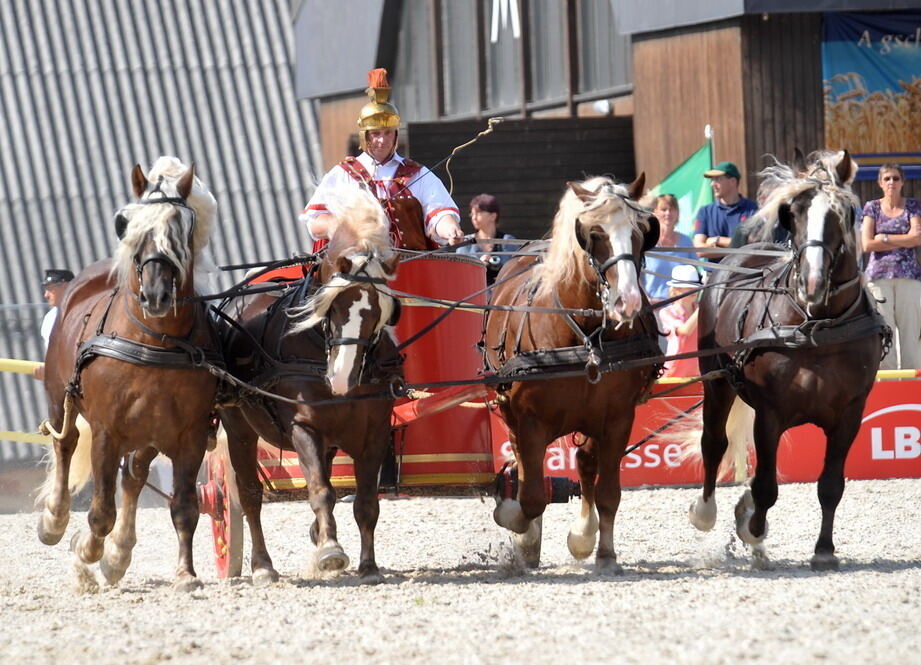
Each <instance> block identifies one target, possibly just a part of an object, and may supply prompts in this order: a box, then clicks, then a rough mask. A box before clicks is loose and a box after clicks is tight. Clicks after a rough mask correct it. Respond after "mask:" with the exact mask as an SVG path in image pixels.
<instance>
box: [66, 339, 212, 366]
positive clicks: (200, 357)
mask: <svg viewBox="0 0 921 665" xmlns="http://www.w3.org/2000/svg"><path fill="white" fill-rule="evenodd" d="M94 356H105V357H106V358H114V359H115V360H123V361H125V362H129V363H131V364H132V365H143V366H145V367H156V368H158V369H202V368H209V366H211V365H217V366H221V365H223V362H224V359H223V357H222V356H221V354H220V353H219V352H218V351H215V350H213V349H202V348H199V347H196V346H192V345H191V344H187V345H185V346H184V347H174V348H168V349H167V348H163V347H161V346H151V345H150V344H144V343H142V342H136V341H134V340H133V339H127V338H125V337H116V336H114V335H98V336H96V337H93V338H91V339H88V340H87V341H85V342H83V343H82V344H81V345H80V348H79V349H78V350H77V363H76V364H77V367H82V366H83V365H85V364H86V363H88V362H89V361H90V360H91V359H92V358H93V357H94Z"/></svg>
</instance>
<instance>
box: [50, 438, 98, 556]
mask: <svg viewBox="0 0 921 665" xmlns="http://www.w3.org/2000/svg"><path fill="white" fill-rule="evenodd" d="M74 425H75V423H74V422H71V423H69V425H68V424H66V423H65V424H64V425H63V427H65V428H67V430H68V432H67V434H66V435H65V436H64V438H62V439H55V440H54V464H53V465H52V468H51V469H49V471H48V473H49V475H50V476H52V478H50V479H48V480H46V481H45V486H44V487H43V489H42V493H43V494H46V496H45V498H44V504H45V505H44V509H43V510H42V513H41V516H40V517H39V520H38V539H39V540H40V541H41V542H42V543H44V544H45V545H56V544H57V543H59V542H60V541H61V538H62V537H63V536H64V531H65V530H66V529H67V523H68V522H69V521H70V499H71V496H70V488H69V487H68V479H69V476H70V460H71V458H72V457H73V454H74V450H75V449H76V447H77V441H78V439H79V432H78V431H77V428H76V427H75V426H74ZM85 445H88V444H85ZM49 481H50V482H49ZM45 488H49V489H48V491H47V493H46V491H45Z"/></svg>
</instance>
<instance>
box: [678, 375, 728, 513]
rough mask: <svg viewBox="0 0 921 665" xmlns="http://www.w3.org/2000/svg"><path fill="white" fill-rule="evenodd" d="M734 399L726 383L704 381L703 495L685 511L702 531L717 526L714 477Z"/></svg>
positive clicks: (722, 452)
mask: <svg viewBox="0 0 921 665" xmlns="http://www.w3.org/2000/svg"><path fill="white" fill-rule="evenodd" d="M735 398H736V395H735V391H734V390H733V389H732V386H731V385H730V383H729V382H728V381H727V380H725V379H717V380H714V381H705V382H704V414H703V433H702V434H701V437H700V453H701V457H702V458H703V465H704V482H703V492H702V494H701V496H699V497H698V498H697V499H696V500H695V501H694V502H693V503H692V504H691V507H690V508H689V509H688V519H689V520H690V521H691V524H693V525H694V526H695V527H697V528H698V529H699V530H701V531H709V530H710V529H712V528H713V525H714V524H716V497H715V496H714V492H715V491H716V477H717V474H718V473H719V468H720V462H721V461H722V460H723V455H725V454H726V448H727V447H728V446H729V439H728V438H727V436H726V421H727V420H728V419H729V412H730V411H731V410H732V403H733V401H734V400H735Z"/></svg>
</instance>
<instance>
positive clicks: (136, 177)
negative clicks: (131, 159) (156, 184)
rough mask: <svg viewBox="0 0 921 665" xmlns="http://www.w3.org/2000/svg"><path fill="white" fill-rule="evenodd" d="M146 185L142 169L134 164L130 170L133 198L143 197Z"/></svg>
mask: <svg viewBox="0 0 921 665" xmlns="http://www.w3.org/2000/svg"><path fill="white" fill-rule="evenodd" d="M147 185H148V182H147V176H146V175H144V169H142V168H141V165H140V164H135V165H134V168H133V169H131V188H132V189H133V190H134V196H135V197H136V198H141V197H142V196H144V192H146V191H147Z"/></svg>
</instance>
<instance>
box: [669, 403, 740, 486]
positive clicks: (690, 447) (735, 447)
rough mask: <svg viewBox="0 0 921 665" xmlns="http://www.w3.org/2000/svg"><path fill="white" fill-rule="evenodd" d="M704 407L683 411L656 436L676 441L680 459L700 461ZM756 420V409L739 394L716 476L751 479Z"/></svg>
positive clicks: (733, 406) (728, 426) (738, 480)
mask: <svg viewBox="0 0 921 665" xmlns="http://www.w3.org/2000/svg"><path fill="white" fill-rule="evenodd" d="M675 413H676V415H679V416H680V415H681V411H680V409H677V408H676V409H675ZM702 415H703V414H702V411H701V410H700V409H696V410H695V411H693V412H691V413H690V414H687V415H684V416H682V417H681V418H680V420H678V422H677V423H676V424H675V425H673V426H672V427H671V428H670V430H669V431H668V432H664V433H662V434H661V435H660V436H658V437H657V438H658V439H659V440H661V441H666V442H668V443H677V444H678V445H679V446H680V448H681V453H680V454H679V455H678V460H679V461H680V462H682V463H683V462H686V461H688V462H691V463H692V464H700V463H701V454H700V438H701V436H702V435H703V423H702ZM754 423H755V411H754V409H752V408H751V407H750V406H749V405H748V404H746V403H745V402H743V401H742V399H741V398H739V397H736V398H735V400H734V401H733V403H732V410H731V411H730V412H729V417H728V418H727V419H726V438H727V439H728V440H729V446H728V447H727V448H726V453H725V454H724V455H723V461H722V462H721V463H720V470H719V473H718V474H717V477H718V478H720V479H726V478H727V477H728V476H729V475H730V473H731V474H732V476H733V480H735V482H739V483H741V482H744V481H746V480H747V479H748V476H749V473H748V457H749V450H750V449H752V448H754V445H755V443H754Z"/></svg>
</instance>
